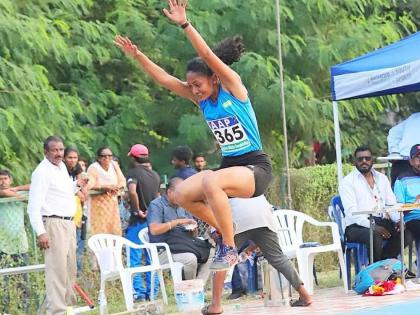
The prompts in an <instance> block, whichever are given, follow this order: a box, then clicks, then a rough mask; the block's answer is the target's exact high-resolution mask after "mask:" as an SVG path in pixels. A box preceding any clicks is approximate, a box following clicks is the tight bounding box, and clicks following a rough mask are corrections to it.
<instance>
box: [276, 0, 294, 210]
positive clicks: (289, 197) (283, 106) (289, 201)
mask: <svg viewBox="0 0 420 315" xmlns="http://www.w3.org/2000/svg"><path fill="white" fill-rule="evenodd" d="M276 21H277V36H278V39H277V43H278V58H279V73H280V97H281V109H282V116H283V117H282V118H283V119H282V120H283V137H284V159H285V168H286V178H287V197H286V203H287V206H288V208H289V209H292V193H291V188H290V169H289V151H288V147H289V144H288V141H287V124H286V103H285V101H284V80H283V56H282V50H281V28H280V2H279V0H276Z"/></svg>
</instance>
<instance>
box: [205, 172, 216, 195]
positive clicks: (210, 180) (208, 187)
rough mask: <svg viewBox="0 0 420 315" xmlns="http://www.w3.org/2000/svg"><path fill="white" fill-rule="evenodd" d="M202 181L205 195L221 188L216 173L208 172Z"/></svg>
mask: <svg viewBox="0 0 420 315" xmlns="http://www.w3.org/2000/svg"><path fill="white" fill-rule="evenodd" d="M201 183H202V187H203V193H204V194H205V195H209V194H211V193H212V192H214V191H215V190H216V189H218V188H220V187H219V184H218V181H217V176H216V175H215V174H214V173H208V174H207V175H206V176H204V177H203V180H202V182H201Z"/></svg>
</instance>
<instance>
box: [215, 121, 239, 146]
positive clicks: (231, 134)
mask: <svg viewBox="0 0 420 315" xmlns="http://www.w3.org/2000/svg"><path fill="white" fill-rule="evenodd" d="M241 129H242V128H241V127H240V126H238V125H236V126H233V127H232V128H226V129H222V130H214V135H215V136H216V138H217V141H218V142H219V143H220V144H223V143H226V142H235V140H236V141H238V140H242V139H243V138H244V135H245V133H244V131H243V130H241Z"/></svg>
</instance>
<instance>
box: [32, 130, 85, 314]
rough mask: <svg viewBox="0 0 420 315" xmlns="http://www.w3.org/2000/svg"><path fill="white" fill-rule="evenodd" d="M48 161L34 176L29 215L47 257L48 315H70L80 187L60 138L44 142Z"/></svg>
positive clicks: (74, 277) (39, 244)
mask: <svg viewBox="0 0 420 315" xmlns="http://www.w3.org/2000/svg"><path fill="white" fill-rule="evenodd" d="M44 154H45V158H44V160H42V162H41V163H39V165H38V166H37V167H36V169H35V170H34V172H33V173H32V179H31V188H30V190H29V200H28V214H29V219H30V221H31V225H32V228H33V229H34V230H35V232H36V235H37V241H38V246H39V247H40V248H41V249H42V250H43V251H44V256H45V286H46V309H47V314H54V315H58V314H60V315H61V314H66V312H67V305H72V304H73V303H74V302H75V295H74V292H73V284H74V282H75V280H76V227H75V224H74V222H73V216H74V214H75V212H76V203H75V199H74V195H75V192H76V186H77V184H79V185H84V184H86V183H84V182H83V181H80V182H79V183H76V182H73V181H72V179H70V176H69V174H68V172H67V168H66V166H65V165H64V163H63V156H64V144H63V140H62V139H61V138H60V137H58V136H50V137H48V138H47V139H46V140H45V141H44Z"/></svg>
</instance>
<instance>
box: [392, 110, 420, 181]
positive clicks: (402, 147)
mask: <svg viewBox="0 0 420 315" xmlns="http://www.w3.org/2000/svg"><path fill="white" fill-rule="evenodd" d="M419 126H420V113H413V114H411V115H410V117H408V118H407V119H405V120H403V121H402V122H400V123H399V124H398V125H395V126H394V127H392V128H391V129H389V133H388V151H389V153H390V154H392V155H394V154H395V155H396V156H401V157H403V158H405V159H404V160H395V161H392V169H391V186H392V187H394V183H395V181H396V180H397V177H398V176H399V175H400V174H402V173H404V172H407V171H410V170H411V166H410V163H409V161H408V160H409V157H410V149H411V147H412V146H413V145H415V144H416V143H420V132H419V131H418V130H419Z"/></svg>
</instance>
